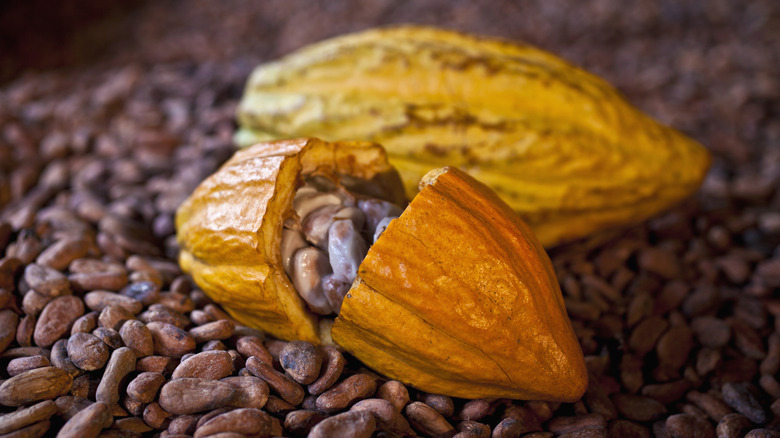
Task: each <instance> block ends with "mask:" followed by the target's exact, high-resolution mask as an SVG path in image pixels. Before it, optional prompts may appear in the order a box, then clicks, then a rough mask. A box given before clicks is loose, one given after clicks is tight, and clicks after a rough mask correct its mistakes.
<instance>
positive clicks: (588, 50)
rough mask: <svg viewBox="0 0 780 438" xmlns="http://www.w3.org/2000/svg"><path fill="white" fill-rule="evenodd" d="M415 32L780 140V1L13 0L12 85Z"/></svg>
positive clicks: (752, 152)
mask: <svg viewBox="0 0 780 438" xmlns="http://www.w3.org/2000/svg"><path fill="white" fill-rule="evenodd" d="M410 22H414V23H426V24H435V25H439V26H443V27H448V28H454V29H459V30H463V31H469V32H474V33H478V34H486V35H494V36H501V37H505V38H511V39H514V40H522V41H526V42H528V43H531V44H534V45H537V46H540V47H542V48H544V49H547V50H550V51H552V52H554V53H556V54H558V55H560V56H562V57H564V58H566V59H568V60H569V61H571V62H573V63H575V64H578V65H580V66H582V67H584V68H585V69H587V70H589V71H591V72H593V73H596V74H598V75H601V76H603V77H604V78H606V79H607V80H609V81H611V82H612V83H614V84H615V85H616V86H617V87H618V88H620V89H621V90H622V91H623V92H624V93H626V94H627V95H628V97H629V99H630V100H631V101H632V102H633V103H635V104H636V105H638V106H639V107H641V108H642V109H644V110H645V111H647V112H649V113H650V114H651V115H653V116H654V117H656V118H658V119H660V120H661V121H663V122H665V123H667V124H671V125H674V126H675V127H677V128H679V129H682V130H683V131H685V132H687V133H689V134H691V135H694V136H696V137H697V139H698V140H700V141H701V142H703V143H705V144H707V146H708V147H710V148H711V149H712V150H713V151H715V152H717V153H720V154H723V155H724V156H725V157H727V158H728V159H730V160H736V161H737V162H745V161H749V160H750V159H752V158H756V150H757V148H759V149H760V148H761V146H763V145H767V144H769V143H772V142H776V141H777V140H778V139H780V132H778V128H777V125H776V124H768V125H767V124H764V123H763V122H765V121H767V120H768V119H771V118H773V117H777V116H778V115H780V108H778V105H780V104H778V102H779V101H780V100H779V99H778V96H780V84H779V82H780V79H779V78H780V2H778V1H777V0H754V1H750V2H743V1H736V0H708V1H699V0H686V1H678V0H661V1H649V0H592V1H588V2H572V1H565V0H529V1H503V0H498V1H491V2H478V1H475V0H428V1H414V2H412V1H398V0H368V1H357V0H346V1H304V0H264V1H253V0H223V1H211V0H187V1H184V0H161V1H145V0H116V1H111V2H105V1H95V0H82V1H77V0H61V1H53V0H3V1H2V2H0V83H7V82H8V81H11V80H13V79H14V78H18V77H19V76H20V75H24V74H25V72H31V71H40V70H46V69H54V68H57V69H62V68H70V69H73V68H79V66H85V65H113V64H128V63H133V64H140V65H142V66H146V67H149V66H153V65H154V64H159V63H172V62H184V63H193V64H197V63H201V64H202V63H214V64H215V67H217V68H219V66H220V65H222V64H225V63H231V64H233V65H235V64H236V63H241V64H243V65H245V67H244V68H245V69H246V70H247V73H248V71H249V69H250V68H251V67H252V66H253V65H255V64H257V63H259V62H263V61H267V60H271V59H273V58H276V57H278V56H281V55H283V54H285V53H287V52H289V51H291V50H293V49H295V48H298V47H300V46H302V45H305V44H307V43H311V42H314V41H317V40H320V39H323V38H326V37H330V36H333V35H337V34H341V33H345V32H350V31H355V30H359V29H365V28H368V27H373V26H379V25H385V24H389V23H410ZM761 125H763V126H764V127H763V128H762V129H758V126H761Z"/></svg>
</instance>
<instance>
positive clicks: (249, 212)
mask: <svg viewBox="0 0 780 438" xmlns="http://www.w3.org/2000/svg"><path fill="white" fill-rule="evenodd" d="M313 173H320V174H326V175H330V176H333V177H336V179H338V178H339V177H342V176H349V177H355V178H360V179H362V180H366V181H370V182H372V183H374V184H375V185H376V186H377V187H379V188H381V189H382V190H383V191H384V197H386V198H387V199H389V200H392V201H393V202H397V203H399V204H403V203H404V202H405V201H404V193H403V188H402V187H401V182H400V180H399V178H398V174H397V173H396V172H395V170H394V169H393V168H392V167H391V166H390V165H389V164H388V163H387V156H386V155H385V152H384V150H383V149H382V147H381V146H379V145H377V144H371V143H365V142H338V143H327V142H323V141H320V140H317V139H296V140H288V141H277V142H270V143H264V144H258V145H256V146H254V147H251V148H248V149H244V150H241V151H238V152H236V153H235V154H234V155H233V157H232V158H231V159H230V160H228V161H227V162H226V163H225V164H224V165H223V166H222V167H221V168H220V169H219V170H218V171H217V172H216V173H214V174H213V175H211V176H210V177H208V178H207V179H206V180H204V181H203V182H202V183H201V184H200V185H199V186H198V187H197V188H196V189H195V191H194V192H193V193H192V195H190V197H189V198H188V199H187V200H186V201H185V202H184V203H183V204H182V205H181V206H180V207H179V209H178V211H177V212H176V238H177V240H178V242H179V246H180V248H181V251H180V253H179V264H180V265H181V268H182V269H183V270H184V271H185V272H188V273H189V274H191V275H192V278H193V280H195V283H197V284H198V286H200V288H201V289H203V291H204V292H206V293H207V294H208V295H209V297H211V298H212V299H213V300H214V301H216V302H217V303H219V304H220V305H222V306H223V307H224V308H225V310H227V311H228V312H229V313H230V314H231V315H232V316H233V317H234V318H235V319H236V320H238V321H239V322H241V323H243V324H246V325H248V326H251V327H256V328H260V329H262V330H265V331H267V332H268V333H271V334H272V335H274V336H276V337H279V338H282V339H287V340H293V339H297V340H305V341H310V342H315V343H319V341H320V336H319V327H318V319H317V318H316V317H315V315H313V314H312V313H310V312H309V310H308V309H307V307H306V304H305V303H304V302H303V300H302V299H301V297H300V296H299V295H298V293H297V292H296V291H295V288H294V287H293V285H292V283H291V282H290V279H289V278H288V277H287V274H286V273H285V271H284V266H283V264H282V256H281V253H280V251H279V247H280V244H281V235H282V226H283V224H284V221H285V219H287V218H289V217H291V216H292V215H293V214H295V213H294V210H293V208H292V203H293V197H294V195H295V190H296V189H297V187H298V186H300V185H301V184H302V181H303V178H304V176H306V175H309V174H313Z"/></svg>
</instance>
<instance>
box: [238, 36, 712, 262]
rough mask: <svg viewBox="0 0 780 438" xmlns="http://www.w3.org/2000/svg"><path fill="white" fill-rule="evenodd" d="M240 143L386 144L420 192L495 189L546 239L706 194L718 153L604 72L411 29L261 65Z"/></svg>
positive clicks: (409, 185)
mask: <svg viewBox="0 0 780 438" xmlns="http://www.w3.org/2000/svg"><path fill="white" fill-rule="evenodd" d="M237 116H238V120H239V124H240V127H241V129H240V130H239V131H238V133H237V135H236V141H237V143H239V144H240V145H250V144H253V143H255V142H257V141H266V140H272V139H279V138H289V137H300V136H317V137H320V138H323V139H325V140H336V139H344V138H348V139H357V140H369V141H375V142H378V143H381V144H382V145H383V146H384V147H385V148H386V149H387V152H388V155H389V157H390V162H391V163H392V164H393V165H394V166H395V167H396V168H397V169H398V170H399V172H400V174H401V177H402V179H403V181H404V184H405V186H406V190H407V194H408V195H409V196H410V197H412V196H413V195H414V193H415V192H416V191H417V182H418V181H419V180H420V178H421V177H422V176H423V175H424V174H425V173H426V172H427V171H429V170H431V169H433V168H437V167H442V166H457V167H459V168H461V169H463V170H466V171H467V172H468V173H469V174H470V175H472V176H474V177H475V178H477V179H478V180H480V181H482V182H483V183H485V184H487V185H488V186H489V187H491V188H492V189H493V190H494V191H495V192H496V193H498V194H499V195H500V196H501V198H502V199H503V200H504V201H506V202H507V203H508V204H509V205H510V206H511V207H512V208H513V209H514V210H515V211H516V212H517V213H519V214H520V215H521V216H522V217H523V219H524V220H525V221H526V222H527V223H528V224H529V225H530V226H531V228H532V229H533V230H534V232H535V233H536V235H537V236H538V237H539V240H540V241H541V242H542V243H543V244H544V245H545V246H548V247H549V246H553V245H556V244H559V243H562V242H566V241H570V240H574V239H577V238H581V237H585V236H588V235H590V234H592V233H595V232H598V231H601V230H605V229H610V228H614V227H615V226H624V225H628V224H633V223H636V222H639V221H642V220H644V219H646V218H648V217H650V216H652V215H654V214H656V213H658V212H659V211H661V210H663V209H665V208H667V207H669V206H670V205H673V204H674V203H676V202H678V201H679V200H681V199H682V198H684V197H686V196H688V195H689V194H690V193H692V192H693V191H695V190H696V189H697V188H698V186H699V184H700V183H701V181H702V179H703V177H704V175H705V173H706V171H707V169H708V167H709V162H710V158H709V154H708V152H707V151H706V150H705V149H704V148H703V147H701V145H699V144H698V143H696V142H695V141H693V140H691V139H690V138H688V137H686V136H685V135H683V134H681V133H680V132H678V131H676V130H674V129H671V128H669V127H666V126H663V125H661V124H659V123H657V122H656V121H654V120H652V119H651V118H649V117H648V116H646V115H644V114H643V113H642V112H641V111H639V110H637V109H636V108H634V107H633V106H631V105H630V104H629V103H628V102H627V101H626V100H625V99H624V98H623V96H622V95H621V94H620V93H619V92H618V91H617V90H615V89H614V88H613V87H612V86H610V85H609V84H608V83H606V82H605V81H603V80H602V79H600V78H598V77H596V76H594V75H592V74H589V73H587V72H585V71H583V70H581V69H579V68H576V67H574V66H572V65H571V64H569V63H567V62H566V61H564V60H562V59H559V58H557V57H556V56H554V55H552V54H549V53H546V52H544V51H542V50H539V49H536V48H534V47H531V46H527V45H522V44H516V43H512V42H508V41H501V40H494V39H489V38H480V37H474V36H469V35H464V34H461V33H457V32H451V31H445V30H441V29H435V28H428V27H416V26H401V27H391V28H384V29H374V30H369V31H365V32H360V33H356V34H350V35H345V36H341V37H336V38H333V39H330V40H327V41H323V42H320V43H317V44H313V45H311V46H308V47H304V48H302V49H300V50H299V51H297V52H295V53H292V54H290V55H288V56H287V57H285V58H283V59H281V60H279V61H277V62H271V63H268V64H264V65H261V66H259V67H257V69H256V70H255V71H254V72H253V74H252V76H251V77H250V79H249V81H248V83H247V85H246V90H245V92H244V96H243V98H242V101H241V103H240V105H239V107H238V113H237Z"/></svg>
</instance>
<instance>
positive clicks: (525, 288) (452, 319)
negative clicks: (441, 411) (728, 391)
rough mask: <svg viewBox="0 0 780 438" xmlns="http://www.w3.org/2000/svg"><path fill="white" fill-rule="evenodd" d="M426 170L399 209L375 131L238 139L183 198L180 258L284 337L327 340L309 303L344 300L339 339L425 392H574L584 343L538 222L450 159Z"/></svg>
mask: <svg viewBox="0 0 780 438" xmlns="http://www.w3.org/2000/svg"><path fill="white" fill-rule="evenodd" d="M350 157H351V158H350ZM366 157H372V159H371V160H368V159H366ZM372 160H373V161H372ZM339 163H350V166H351V167H350V166H343V165H339ZM423 181H424V183H423V184H422V187H423V189H422V191H421V192H420V193H419V194H418V195H417V196H416V197H415V199H414V200H413V201H412V203H411V204H409V206H408V207H407V208H406V209H405V210H403V212H402V213H401V212H400V207H399V205H404V201H403V195H402V190H401V189H400V185H399V181H398V178H397V175H395V174H394V173H393V172H392V168H390V167H389V166H388V165H387V163H386V161H384V156H383V154H382V152H381V147H379V146H378V145H373V144H357V143H336V144H328V143H324V142H322V141H319V140H316V139H309V140H304V139H301V140H294V141H284V142H272V143H268V144H259V145H256V146H253V147H252V148H249V149H245V150H243V151H239V152H238V153H237V154H236V155H235V156H234V157H233V158H232V159H231V160H229V161H228V162H227V163H226V164H225V166H223V168H222V169H220V171H219V172H217V173H216V174H215V175H213V176H212V177H210V178H209V179H207V180H206V181H204V183H203V184H201V186H200V187H199V188H198V189H196V191H195V192H194V193H193V195H192V196H191V197H190V198H189V199H188V200H187V201H186V202H185V203H184V204H183V205H182V206H181V207H180V209H179V212H178V214H177V227H178V230H179V234H178V239H179V242H180V246H181V256H180V262H181V265H182V268H183V269H184V270H185V271H187V272H189V273H191V274H192V276H193V278H194V279H195V281H196V282H197V283H198V285H199V286H200V287H201V288H202V289H203V290H204V291H205V292H206V293H207V294H209V296H211V297H212V298H213V299H215V300H216V301H217V302H219V303H220V304H222V305H223V306H224V307H225V308H226V309H227V310H228V311H229V312H231V314H233V316H234V317H235V318H236V319H238V320H239V321H241V322H242V323H245V324H247V325H252V326H255V327H258V328H261V329H264V330H267V331H268V332H269V333H271V334H272V335H274V336H277V337H280V338H283V339H288V340H291V339H301V340H308V341H311V342H319V340H320V339H319V338H320V337H321V338H322V339H324V340H327V339H328V338H329V336H330V334H331V333H327V332H322V333H318V331H317V330H318V318H324V317H325V316H327V315H332V314H334V313H338V315H339V316H338V317H336V319H335V323H334V324H333V329H332V336H333V340H334V341H335V342H336V343H337V345H339V346H341V347H343V348H345V349H347V350H348V351H350V352H351V353H352V354H354V355H355V356H357V357H358V358H359V359H361V360H362V361H363V362H364V363H366V364H367V365H368V366H370V367H372V368H374V369H375V370H376V371H378V372H380V373H384V374H386V375H387V376H389V377H391V378H395V379H398V380H402V381H404V382H406V383H409V384H411V385H413V386H416V387H418V388H420V389H423V390H426V391H429V392H434V393H439V394H446V395H452V396H458V397H467V398H480V397H509V398H525V399H545V400H574V399H576V398H578V397H580V396H581V395H582V393H583V392H584V389H585V385H586V384H587V377H586V372H585V367H584V360H583V357H582V352H581V350H580V348H579V344H578V343H577V340H576V337H575V336H574V333H573V330H572V328H571V325H570V322H569V320H568V317H567V315H566V311H565V308H564V306H563V300H562V298H561V293H560V289H559V288H558V285H557V282H556V280H555V275H554V272H553V269H552V266H551V263H550V261H549V258H547V255H546V253H545V252H544V249H543V248H542V247H541V245H540V244H539V243H538V241H537V240H536V238H535V237H534V236H533V233H532V232H531V231H530V230H529V229H528V227H527V226H526V225H525V224H524V223H523V222H522V220H521V219H520V218H519V217H518V216H517V215H516V214H514V212H513V211H512V210H511V209H510V208H509V207H508V206H507V205H506V204H505V203H504V202H503V201H501V200H500V198H498V197H497V196H496V195H495V194H494V193H493V192H492V191H491V190H490V189H489V188H487V187H486V186H484V185H482V184H481V183H479V182H477V181H476V180H474V179H473V178H471V177H469V176H468V175H467V174H465V173H463V172H461V171H459V170H457V169H454V168H445V169H439V170H437V171H435V172H431V173H430V174H429V175H428V176H426V177H425V178H424V179H423ZM367 192H368V193H370V194H367ZM353 204H354V205H353ZM367 204H371V205H367ZM393 204H395V205H393ZM355 206H357V210H358V211H359V212H360V214H357V212H356V211H355V210H349V209H352V208H355ZM340 212H342V213H341V214H340ZM348 213H350V214H348ZM397 213H400V216H399V217H398V218H397V219H394V217H395V216H396V214H397ZM335 217H338V218H337V219H336V220H334V218H335ZM320 222H323V223H324V224H322V223H320ZM329 222H330V223H329ZM326 227H327V228H328V233H327V234H323V233H322V230H323V229H324V228H326ZM382 227H384V231H382V230H381V228H382ZM318 230H319V231H318ZM293 233H297V234H293ZM285 236H287V237H285ZM290 236H293V237H290ZM334 241H335V242H336V243H335V244H334ZM355 242H358V243H355ZM359 242H362V245H363V246H361V244H360V243H359ZM371 242H373V245H371V246H370V247H368V246H369V243H371ZM326 247H327V253H326V252H325V250H324V249H323V248H326ZM334 254H335V256H334ZM363 256H365V259H363ZM334 258H335V261H334ZM358 265H359V267H358ZM300 269H303V270H305V271H306V272H308V274H306V275H304V276H303V277H305V278H299V277H301V275H300V272H299V270H300ZM329 279H330V280H335V281H337V282H338V285H339V289H338V290H339V293H338V294H333V295H329V294H327V293H326V290H327V287H328V285H327V284H326V283H327V281H328V280H329ZM345 285H349V286H350V287H349V288H347V289H348V290H345V288H344V286H345ZM341 300H343V301H341ZM291 304H292V306H291ZM317 315H323V316H317ZM324 326H327V324H324Z"/></svg>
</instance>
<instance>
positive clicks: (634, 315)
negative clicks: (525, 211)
mask: <svg viewBox="0 0 780 438" xmlns="http://www.w3.org/2000/svg"><path fill="white" fill-rule="evenodd" d="M523 5H524V6H522V7H521V6H517V5H515V4H514V2H508V1H507V2H503V1H501V2H496V3H495V4H493V5H491V6H490V7H483V5H477V4H476V3H473V2H469V1H465V0H463V1H455V2H444V1H432V2H426V3H425V4H423V3H419V4H416V5H414V6H410V7H408V8H401V7H396V6H395V2H376V3H375V4H372V6H371V7H372V8H374V9H371V10H369V9H368V8H367V7H366V6H365V5H363V6H362V7H361V5H360V4H359V2H356V1H355V2H344V3H343V4H342V5H341V6H338V7H337V6H325V4H324V3H323V4H319V5H312V4H310V2H302V1H300V2H299V1H284V2H248V1H231V2H208V1H194V2H192V3H189V2H188V3H186V4H184V3H183V2H182V3H178V2H165V3H162V2H160V3H156V2H155V3H151V2H150V4H148V5H146V6H144V7H142V8H140V9H139V10H138V11H137V13H136V14H134V15H133V16H132V17H129V18H128V20H131V21H130V22H129V24H128V26H129V28H130V29H132V30H133V32H134V33H133V35H134V36H135V37H136V38H135V39H133V41H130V40H128V41H124V42H123V43H122V45H120V46H119V47H117V50H115V51H112V53H110V54H108V55H106V56H105V57H104V58H100V59H96V60H95V61H94V62H93V63H90V64H89V65H81V66H77V67H73V68H71V69H68V70H58V71H47V72H29V73H26V74H24V75H22V76H20V77H18V78H16V79H15V80H13V81H11V82H9V83H7V84H3V85H1V86H0V211H1V212H0V436H13V437H40V436H54V435H58V436H62V437H95V436H101V437H138V436H177V437H178V436H195V437H207V436H220V437H243V436H246V437H250V436H289V437H295V436H307V435H308V436H313V437H324V436H345V437H347V436H355V437H367V436H385V437H394V436H406V435H418V436H430V437H441V436H445V437H448V436H458V437H489V436H492V437H517V436H523V437H553V436H560V437H607V436H609V437H649V436H658V437H700V436H701V437H707V436H718V437H741V436H749V437H753V438H756V437H775V436H780V383H779V382H778V371H779V370H780V295H779V292H780V246H778V245H780V189H778V187H780V149H778V148H777V147H776V145H777V142H778V139H780V122H779V121H778V119H777V117H775V116H776V114H777V109H778V105H779V104H780V72H779V71H778V67H777V66H778V65H780V59H778V53H780V42H778V41H780V38H777V36H778V32H777V30H775V28H776V26H774V27H773V26H772V23H777V20H779V19H780V5H778V4H777V3H776V2H772V1H769V0H765V1H756V2H751V4H750V5H749V6H746V5H744V4H742V3H741V2H736V1H720V2H714V4H712V5H709V6H707V7H706V8H705V7H704V6H702V5H700V4H699V2H673V1H671V0H669V1H662V2H658V3H655V4H654V6H651V5H650V3H643V4H642V5H641V6H640V5H637V6H636V7H632V8H625V7H624V4H623V2H619V1H612V0H601V1H598V2H592V4H589V5H587V6H582V9H579V7H578V8H572V7H567V5H568V3H565V2H563V1H562V0H560V1H558V0H555V1H535V2H528V3H524V4H523ZM703 8H704V9H703ZM583 9H585V10H583ZM310 16H317V17H318V19H317V20H314V21H312V22H311V23H309V24H307V25H302V24H301V22H302V21H305V20H307V17H310ZM215 17H216V18H215ZM582 17H588V19H587V20H585V19H583V18H582ZM349 20H351V21H350V23H352V24H353V25H354V26H357V27H368V26H374V25H380V24H386V23H389V22H399V21H409V20H414V21H418V22H425V23H431V24H437V23H438V24H441V20H447V22H448V23H450V24H451V25H452V26H453V27H457V28H460V29H462V30H468V31H474V32H482V33H489V34H493V35H501V36H505V37H510V38H513V39H521V40H528V41H531V42H533V43H536V44H539V45H542V46H543V47H544V48H547V49H549V50H551V51H553V52H555V53H558V54H560V55H562V56H564V57H566V58H568V59H570V60H572V61H574V62H576V63H579V64H581V65H583V66H584V67H586V68H587V69H589V70H591V71H594V72H596V73H598V74H601V75H603V76H604V77H606V78H607V79H608V80H610V81H611V82H613V83H615V84H616V85H617V86H618V87H619V88H621V90H623V91H624V92H626V94H627V95H628V97H629V98H630V99H631V100H632V101H633V102H634V103H636V104H637V105H638V106H640V107H642V108H643V109H645V110H646V111H648V112H650V113H651V114H652V115H654V116H655V117H658V118H659V119H661V120H662V121H664V122H666V123H668V124H670V125H672V126H675V127H677V128H679V129H682V130H684V131H686V133H688V134H689V135H691V136H692V137H694V138H696V139H698V140H700V141H701V142H702V143H704V144H705V145H707V146H708V147H709V148H710V150H711V151H712V152H713V154H714V157H715V161H714V164H713V168H712V170H711V172H710V174H709V176H708V177H707V179H706V181H705V183H704V185H703V187H702V189H701V191H700V192H699V193H698V194H697V195H696V196H695V197H694V198H692V199H689V200H687V201H685V202H684V203H683V204H682V205H680V206H678V207H676V208H675V209H673V210H671V211H669V212H667V213H665V214H663V215H661V216H659V217H656V218H653V219H651V220H650V221H648V222H647V223H644V224H640V225H638V226H635V227H632V228H630V229H627V230H615V232H614V233H613V234H612V235H611V236H609V237H608V238H604V237H603V236H602V237H600V238H599V239H597V240H596V241H594V242H579V243H575V244H572V245H568V246H565V247H560V248H555V249H552V250H551V252H550V255H551V258H552V260H553V263H554V265H555V268H556V272H557V274H558V278H559V281H560V284H561V286H562V290H563V294H564V299H565V301H566V306H567V310H568V312H569V315H570V317H571V319H572V323H573V326H574V329H575V332H576V333H577V336H578V339H579V341H580V343H581V345H582V348H583V352H584V353H585V357H586V363H587V365H588V369H589V373H590V385H589V388H588V390H587V392H586V394H585V396H584V397H583V398H582V399H581V400H579V401H577V402H574V403H551V402H545V401H517V400H505V399H489V400H488V399H479V400H465V399H453V398H450V397H446V396H441V395H436V394H426V393H423V392H421V391H417V390H415V389H414V388H411V387H405V386H404V385H402V384H400V383H399V382H395V381H390V380H387V379H385V378H384V377H383V376H381V375H377V374H376V373H374V372H373V371H372V370H370V369H367V368H366V367H365V366H363V365H362V364H361V363H359V362H358V361H356V360H355V359H354V358H351V357H350V356H348V355H345V354H343V353H341V352H339V351H338V350H337V349H335V348H333V347H315V346H313V345H311V344H308V343H305V342H283V341H279V340H275V339H272V338H270V337H268V336H266V335H265V334H264V333H260V332H258V331H256V330H253V329H251V328H248V327H244V326H241V325H239V324H237V323H236V322H235V321H233V320H232V319H231V318H230V316H229V315H227V314H226V313H225V312H224V311H222V310H221V309H220V308H219V307H218V306H216V305H214V304H213V303H212V302H210V300H209V299H208V298H207V297H206V296H205V295H204V294H203V293H202V292H201V291H200V290H198V289H197V288H196V287H195V286H194V285H193V283H192V282H191V280H190V279H189V278H187V277H186V276H184V275H182V273H181V271H180V270H179V267H178V265H177V263H176V255H177V247H176V242H175V237H174V235H175V230H174V225H173V215H174V213H175V209H176V207H177V206H178V205H179V203H181V201H182V200H183V199H185V198H186V196H187V195H188V194H189V193H190V192H191V191H192V190H193V189H194V187H195V186H197V184H198V183H199V182H200V181H201V180H203V179H204V178H205V177H206V176H208V175H209V174H211V173H212V172H214V171H215V170H216V169H217V168H218V166H219V165H220V164H221V163H222V162H224V161H225V160H226V159H227V158H228V157H229V156H230V155H231V154H232V153H233V151H234V146H233V144H232V140H231V139H232V135H233V133H234V131H235V123H234V113H235V107H236V104H237V102H238V99H239V98H240V94H241V92H242V89H243V85H244V82H245V80H246V77H247V76H248V74H249V72H250V71H251V68H252V67H254V66H255V65H256V64H257V63H258V62H259V61H261V60H269V59H271V58H272V57H275V56H278V55H280V54H282V53H284V52H286V51H289V50H290V49H293V48H295V47H298V46H301V45H303V44H304V43H308V42H313V41H315V40H317V39H321V38H323V37H326V36H331V35H333V34H334V33H336V32H337V29H336V27H335V26H336V25H337V24H341V23H344V22H346V21H349ZM257 23H265V24H267V26H265V27H264V26H257ZM198 35H199V36H198ZM204 35H213V38H206V37H204ZM41 56H45V54H42V55H41ZM713 90H714V91H713Z"/></svg>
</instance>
